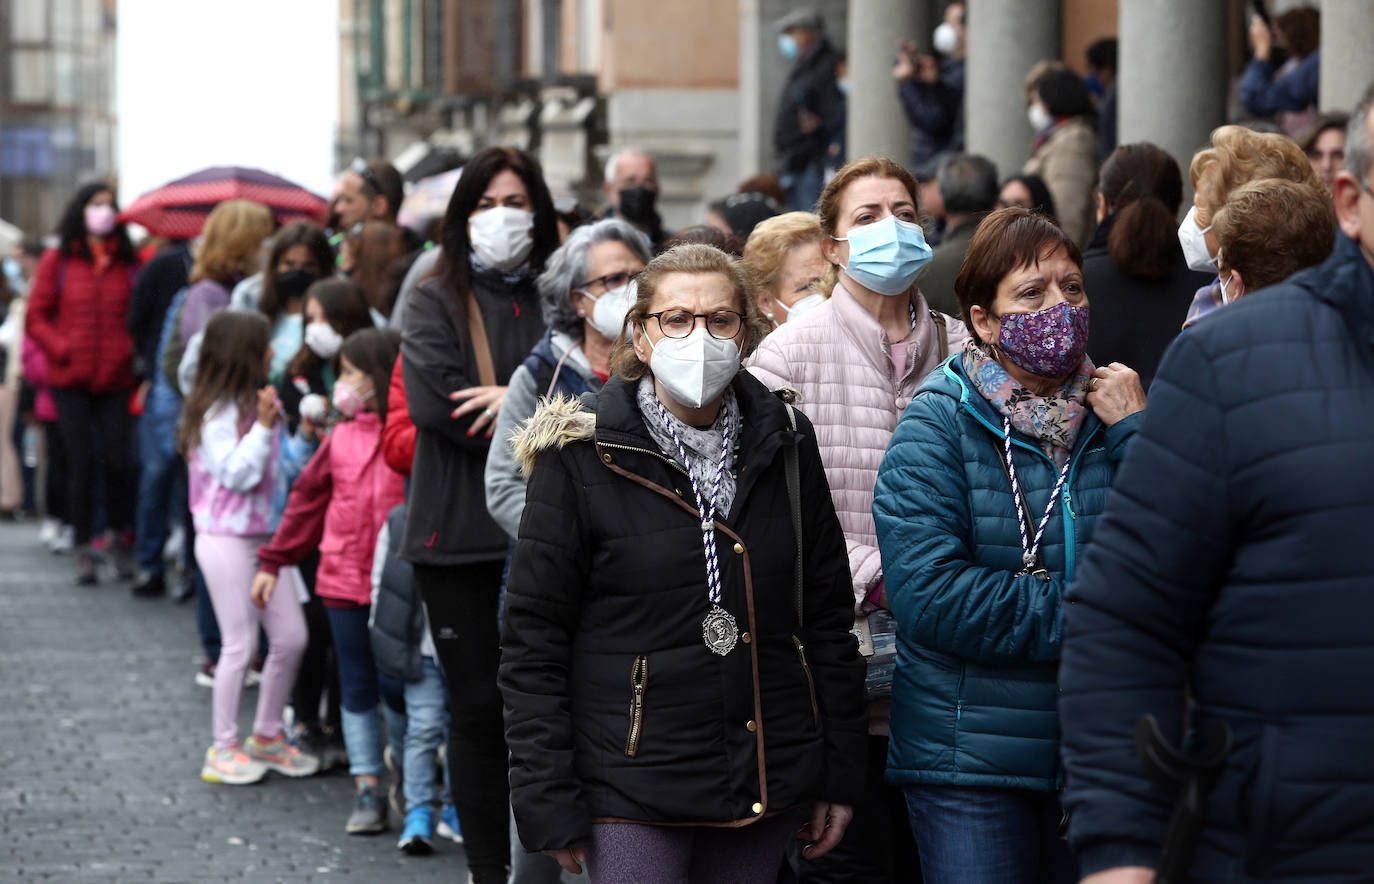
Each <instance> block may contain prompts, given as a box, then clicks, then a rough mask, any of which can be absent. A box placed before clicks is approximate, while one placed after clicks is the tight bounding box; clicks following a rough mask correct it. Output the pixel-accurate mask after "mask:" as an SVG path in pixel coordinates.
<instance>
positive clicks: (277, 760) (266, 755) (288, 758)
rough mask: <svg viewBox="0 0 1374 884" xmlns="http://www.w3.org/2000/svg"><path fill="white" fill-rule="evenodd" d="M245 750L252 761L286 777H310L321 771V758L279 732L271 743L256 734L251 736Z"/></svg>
mask: <svg viewBox="0 0 1374 884" xmlns="http://www.w3.org/2000/svg"><path fill="white" fill-rule="evenodd" d="M244 751H245V753H246V754H247V755H248V757H249V759H251V760H252V761H254V762H256V763H258V764H260V765H262V766H263V767H265V768H267V769H268V770H274V771H276V772H277V773H279V774H281V775H282V776H284V777H309V776H314V775H315V774H317V773H319V771H320V759H318V758H316V757H315V756H314V755H307V754H306V753H304V752H302V751H301V750H299V749H297V748H296V747H295V746H292V745H291V744H290V743H288V742H286V736H285V735H284V734H279V735H278V736H277V738H276V739H275V740H273V741H272V742H270V743H264V742H261V741H260V740H259V739H258V738H257V737H256V736H253V737H249V738H248V741H247V742H246V743H245V744H244Z"/></svg>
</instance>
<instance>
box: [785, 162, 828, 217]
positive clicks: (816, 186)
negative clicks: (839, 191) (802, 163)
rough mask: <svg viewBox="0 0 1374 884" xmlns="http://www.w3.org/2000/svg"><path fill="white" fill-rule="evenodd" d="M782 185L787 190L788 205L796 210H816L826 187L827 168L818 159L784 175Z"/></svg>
mask: <svg viewBox="0 0 1374 884" xmlns="http://www.w3.org/2000/svg"><path fill="white" fill-rule="evenodd" d="M782 186H783V187H784V188H786V190H787V207H788V208H789V209H791V210H792V211H794V212H814V211H816V203H817V201H819V200H820V198H821V191H822V190H824V189H825V169H824V168H822V165H821V162H820V161H819V160H817V161H816V162H815V163H813V164H812V165H810V166H807V167H806V168H805V169H802V170H801V171H800V172H793V173H792V174H790V175H784V176H783V180H782Z"/></svg>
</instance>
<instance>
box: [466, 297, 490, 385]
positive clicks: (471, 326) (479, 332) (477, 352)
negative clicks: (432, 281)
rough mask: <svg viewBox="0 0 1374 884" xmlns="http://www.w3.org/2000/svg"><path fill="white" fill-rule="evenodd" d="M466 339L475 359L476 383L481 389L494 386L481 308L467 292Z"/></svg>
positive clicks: (475, 299)
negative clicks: (469, 342)
mask: <svg viewBox="0 0 1374 884" xmlns="http://www.w3.org/2000/svg"><path fill="white" fill-rule="evenodd" d="M468 337H470V338H472V355H473V356H474V357H475V358H476V359H477V382H478V384H480V385H481V386H483V387H494V386H496V365H495V363H493V362H492V361H491V342H490V341H488V340H487V327H486V325H484V324H483V323H482V308H481V307H478V306H477V296H476V295H474V294H473V293H472V292H468Z"/></svg>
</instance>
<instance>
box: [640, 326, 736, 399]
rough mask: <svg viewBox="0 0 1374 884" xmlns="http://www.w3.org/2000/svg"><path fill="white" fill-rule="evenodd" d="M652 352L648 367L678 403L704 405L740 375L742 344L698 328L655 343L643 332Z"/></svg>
mask: <svg viewBox="0 0 1374 884" xmlns="http://www.w3.org/2000/svg"><path fill="white" fill-rule="evenodd" d="M644 340H645V341H646V342H647V343H648V345H649V350H650V351H651V353H650V356H649V370H650V371H652V372H653V373H654V378H655V379H656V380H657V381H658V382H659V383H660V384H662V385H663V389H664V390H667V391H668V395H669V396H672V397H673V398H674V399H676V400H677V401H678V402H680V403H682V404H683V405H685V406H687V407H688V408H701V407H702V406H703V405H705V404H707V403H708V402H714V401H715V400H716V397H717V396H719V395H720V394H721V393H723V392H725V388H726V387H728V386H729V385H730V381H732V380H734V377H735V375H737V374H739V345H737V344H736V343H735V342H734V341H733V340H727V341H722V340H720V339H719V338H713V337H711V336H710V335H709V334H707V332H706V329H704V328H697V329H695V330H693V331H692V333H691V334H690V335H688V336H687V337H685V338H662V339H661V340H659V342H658V344H657V345H655V344H654V342H653V341H652V340H650V339H649V333H648V332H647V331H646V332H644Z"/></svg>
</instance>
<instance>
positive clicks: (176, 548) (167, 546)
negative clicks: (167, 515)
mask: <svg viewBox="0 0 1374 884" xmlns="http://www.w3.org/2000/svg"><path fill="white" fill-rule="evenodd" d="M185 549H186V528H185V527H184V526H182V525H177V526H176V527H175V528H173V529H172V533H171V534H169V535H168V536H167V542H166V543H164V544H163V545H162V559H163V561H165V562H169V563H171V562H180V561H181V554H182V552H183V551H184V550H185Z"/></svg>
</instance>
